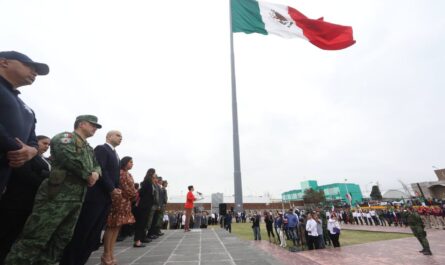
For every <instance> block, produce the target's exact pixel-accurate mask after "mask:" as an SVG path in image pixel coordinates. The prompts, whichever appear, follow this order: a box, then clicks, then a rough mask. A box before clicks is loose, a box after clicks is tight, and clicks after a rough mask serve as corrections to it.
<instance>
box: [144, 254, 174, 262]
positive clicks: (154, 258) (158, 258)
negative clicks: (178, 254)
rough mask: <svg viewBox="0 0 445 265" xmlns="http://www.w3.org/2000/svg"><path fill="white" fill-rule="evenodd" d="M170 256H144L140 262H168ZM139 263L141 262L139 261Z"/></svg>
mask: <svg viewBox="0 0 445 265" xmlns="http://www.w3.org/2000/svg"><path fill="white" fill-rule="evenodd" d="M169 257H170V255H156V256H143V257H141V259H140V260H145V261H149V262H158V261H159V262H161V261H163V262H166V261H167V260H168V258H169ZM138 262H139V261H138Z"/></svg>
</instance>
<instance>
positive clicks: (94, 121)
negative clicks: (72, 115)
mask: <svg viewBox="0 0 445 265" xmlns="http://www.w3.org/2000/svg"><path fill="white" fill-rule="evenodd" d="M76 121H87V122H89V123H91V124H93V125H94V126H96V128H98V129H100V128H102V125H100V124H99V123H97V117H96V116H94V115H80V116H77V118H76Z"/></svg>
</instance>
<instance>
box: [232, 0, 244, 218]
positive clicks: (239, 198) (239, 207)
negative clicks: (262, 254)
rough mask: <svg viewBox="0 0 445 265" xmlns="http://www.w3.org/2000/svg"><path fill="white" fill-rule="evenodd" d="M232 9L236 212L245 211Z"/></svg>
mask: <svg viewBox="0 0 445 265" xmlns="http://www.w3.org/2000/svg"><path fill="white" fill-rule="evenodd" d="M229 3H230V4H229V9H230V12H229V13H230V64H231V65H230V66H231V76H232V120H233V165H234V186H235V211H237V212H242V211H243V185H242V182H241V162H240V150H239V134H238V107H237V101H236V78H235V53H234V51H233V31H232V0H229Z"/></svg>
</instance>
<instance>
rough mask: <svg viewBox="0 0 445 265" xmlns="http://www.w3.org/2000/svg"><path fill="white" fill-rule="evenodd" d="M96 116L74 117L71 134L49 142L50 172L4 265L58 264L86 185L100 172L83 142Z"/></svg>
mask: <svg viewBox="0 0 445 265" xmlns="http://www.w3.org/2000/svg"><path fill="white" fill-rule="evenodd" d="M101 127H102V126H101V125H100V124H98V123H97V117H95V116H92V115H82V116H78V117H77V118H76V121H75V123H74V132H72V133H70V132H64V133H60V134H57V135H56V136H54V138H53V139H52V140H51V156H52V158H53V164H52V171H51V173H50V176H49V178H48V179H46V180H45V181H44V182H42V184H41V185H40V187H39V190H38V191H37V195H36V198H35V203H34V208H33V211H32V213H31V215H30V216H29V218H28V220H27V221H26V224H25V228H24V230H23V233H22V235H21V236H20V238H19V240H18V241H17V242H16V243H15V244H14V246H13V247H12V249H11V252H10V253H9V255H8V256H7V258H6V261H5V264H6V265H48V264H55V263H57V262H58V261H60V259H61V256H62V254H63V250H64V248H65V246H66V245H67V244H68V243H69V241H70V239H71V237H72V234H73V230H74V227H75V225H76V222H77V219H78V217H79V213H80V210H81V207H82V203H83V200H84V196H85V193H86V190H87V186H93V185H94V184H95V182H96V181H97V179H98V178H99V175H100V174H101V169H100V166H99V164H98V163H97V162H96V159H95V158H94V152H93V149H92V148H91V147H90V145H89V144H88V143H87V141H86V139H87V138H89V137H91V136H93V135H94V133H95V132H96V130H97V129H98V128H101Z"/></svg>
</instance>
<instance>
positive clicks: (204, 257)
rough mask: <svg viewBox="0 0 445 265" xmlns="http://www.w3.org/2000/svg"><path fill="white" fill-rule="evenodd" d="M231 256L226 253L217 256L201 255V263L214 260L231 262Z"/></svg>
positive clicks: (216, 254)
mask: <svg viewBox="0 0 445 265" xmlns="http://www.w3.org/2000/svg"><path fill="white" fill-rule="evenodd" d="M229 259H230V256H229V255H228V254H226V253H215V254H204V253H202V254H201V261H204V260H205V261H212V260H229Z"/></svg>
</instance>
